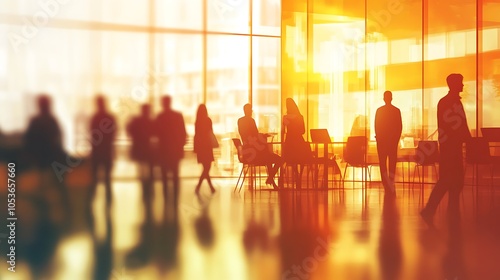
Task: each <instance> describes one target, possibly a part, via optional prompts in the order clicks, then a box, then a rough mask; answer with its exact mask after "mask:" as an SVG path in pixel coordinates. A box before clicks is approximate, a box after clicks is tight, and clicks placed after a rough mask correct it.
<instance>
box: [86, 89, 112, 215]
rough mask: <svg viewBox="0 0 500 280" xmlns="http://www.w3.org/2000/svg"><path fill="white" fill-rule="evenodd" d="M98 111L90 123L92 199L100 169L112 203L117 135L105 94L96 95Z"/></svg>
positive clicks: (108, 201) (107, 199)
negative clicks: (112, 173) (112, 174)
mask: <svg viewBox="0 0 500 280" xmlns="http://www.w3.org/2000/svg"><path fill="white" fill-rule="evenodd" d="M96 105H97V112H96V113H95V114H94V116H93V117H92V120H91V123H90V133H91V138H92V141H91V145H92V151H91V156H90V157H91V163H92V186H91V189H90V199H92V198H93V197H94V194H95V190H96V187H97V183H98V175H99V169H101V168H102V169H103V171H104V184H105V187H106V204H107V205H108V206H110V205H111V201H112V199H111V170H112V168H113V157H114V147H113V142H114V140H115V135H116V121H115V117H114V116H113V115H111V114H110V113H109V112H108V110H107V108H106V100H105V98H104V96H101V95H99V96H97V97H96Z"/></svg>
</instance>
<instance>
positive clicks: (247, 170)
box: [238, 166, 251, 192]
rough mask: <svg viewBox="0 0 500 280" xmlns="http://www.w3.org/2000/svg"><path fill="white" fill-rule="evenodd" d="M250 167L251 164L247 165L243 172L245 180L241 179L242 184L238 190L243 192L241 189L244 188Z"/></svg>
mask: <svg viewBox="0 0 500 280" xmlns="http://www.w3.org/2000/svg"><path fill="white" fill-rule="evenodd" d="M250 168H251V167H250V166H247V168H246V170H245V173H243V180H241V185H240V188H239V190H238V192H241V189H242V188H243V184H245V179H246V178H247V174H248V172H249V169H250Z"/></svg>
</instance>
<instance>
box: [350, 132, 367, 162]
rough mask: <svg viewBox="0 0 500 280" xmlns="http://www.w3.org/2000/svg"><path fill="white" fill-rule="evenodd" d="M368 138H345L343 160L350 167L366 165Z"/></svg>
mask: <svg viewBox="0 0 500 280" xmlns="http://www.w3.org/2000/svg"><path fill="white" fill-rule="evenodd" d="M367 146H368V138H366V137H365V136H351V137H348V138H347V143H346V145H345V150H344V160H345V161H346V162H347V163H349V164H350V165H364V164H366V151H367V149H366V148H367Z"/></svg>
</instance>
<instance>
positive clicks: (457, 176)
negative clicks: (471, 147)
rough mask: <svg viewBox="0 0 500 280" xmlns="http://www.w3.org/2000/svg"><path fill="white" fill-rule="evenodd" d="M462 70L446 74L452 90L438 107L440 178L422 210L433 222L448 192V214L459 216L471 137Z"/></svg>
mask: <svg viewBox="0 0 500 280" xmlns="http://www.w3.org/2000/svg"><path fill="white" fill-rule="evenodd" d="M463 79H464V78H463V76H462V75H461V74H450V75H449V76H448V77H447V78H446V82H447V84H448V87H449V89H450V90H449V91H448V94H447V95H446V96H444V97H443V98H441V100H439V103H438V108H437V121H438V134H439V139H438V140H439V152H440V153H439V180H438V182H437V183H436V185H435V186H434V189H433V190H432V192H431V195H430V197H429V201H428V202H427V205H426V206H425V207H424V209H423V210H422V211H421V212H420V215H421V216H422V218H423V219H424V220H425V222H427V224H429V225H431V226H432V224H433V218H434V214H435V212H436V209H437V207H438V205H439V203H440V202H441V199H442V198H443V197H444V195H445V194H446V193H447V192H448V198H449V199H448V214H449V215H453V216H454V218H458V215H457V213H459V210H460V209H459V207H460V205H459V202H460V201H459V197H460V192H461V191H462V188H463V186H464V168H463V152H462V144H463V143H464V142H467V141H468V140H469V139H470V138H471V134H470V131H469V127H468V125H467V118H466V115H465V111H464V107H463V105H462V102H461V101H460V99H461V97H460V92H462V90H463V88H464V84H463Z"/></svg>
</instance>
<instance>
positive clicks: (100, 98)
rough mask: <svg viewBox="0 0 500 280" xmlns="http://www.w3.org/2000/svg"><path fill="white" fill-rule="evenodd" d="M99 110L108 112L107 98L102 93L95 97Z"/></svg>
mask: <svg viewBox="0 0 500 280" xmlns="http://www.w3.org/2000/svg"><path fill="white" fill-rule="evenodd" d="M95 102H96V105H97V111H98V112H106V99H105V98H104V96H102V95H98V96H97V97H96V99H95Z"/></svg>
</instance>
